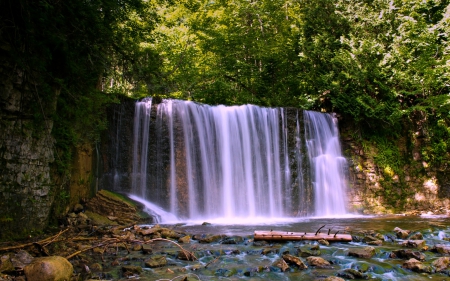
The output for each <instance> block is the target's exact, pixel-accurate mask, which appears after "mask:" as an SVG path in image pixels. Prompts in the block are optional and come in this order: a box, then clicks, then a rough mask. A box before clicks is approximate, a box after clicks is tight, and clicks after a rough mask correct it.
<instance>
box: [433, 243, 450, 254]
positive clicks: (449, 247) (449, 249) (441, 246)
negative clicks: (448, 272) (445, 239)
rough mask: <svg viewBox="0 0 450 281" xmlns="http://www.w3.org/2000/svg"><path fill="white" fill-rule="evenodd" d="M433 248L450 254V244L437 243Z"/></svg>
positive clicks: (440, 252)
mask: <svg viewBox="0 0 450 281" xmlns="http://www.w3.org/2000/svg"><path fill="white" fill-rule="evenodd" d="M433 250H434V251H436V252H438V253H439V254H444V255H445V254H450V245H447V244H436V245H434V247H433Z"/></svg>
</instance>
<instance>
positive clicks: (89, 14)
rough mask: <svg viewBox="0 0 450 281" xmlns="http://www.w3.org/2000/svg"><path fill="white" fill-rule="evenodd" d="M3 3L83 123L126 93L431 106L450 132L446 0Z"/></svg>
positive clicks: (370, 110) (271, 102) (399, 111)
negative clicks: (92, 114) (449, 126)
mask: <svg viewBox="0 0 450 281" xmlns="http://www.w3.org/2000/svg"><path fill="white" fill-rule="evenodd" d="M0 5H1V6H0V9H1V18H0V20H1V29H0V40H1V41H2V45H1V46H2V48H1V50H2V52H3V53H7V54H8V55H9V57H10V60H11V61H13V63H14V64H15V65H17V66H18V67H20V68H21V69H23V70H24V71H27V72H29V73H33V74H36V73H38V74H39V75H38V76H39V77H40V78H41V79H42V80H43V81H45V83H42V84H41V85H47V87H49V88H55V87H59V88H61V95H60V97H59V98H58V104H59V105H58V106H59V107H58V108H59V113H58V116H59V117H60V118H59V119H58V118H57V120H60V122H62V123H64V122H70V121H66V120H74V119H76V118H79V120H85V121H87V122H88V123H89V124H85V123H86V122H85V123H83V122H77V124H79V126H80V129H79V130H78V131H81V132H82V133H83V134H85V133H87V132H90V131H89V130H85V128H86V126H87V125H89V127H92V126H93V127H97V128H98V127H102V126H103V125H104V124H103V123H102V122H101V121H100V120H102V119H101V118H81V117H82V116H89V115H91V113H92V112H95V113H96V114H97V113H98V112H100V111H101V110H99V108H101V107H102V105H103V104H104V103H105V102H110V101H111V100H114V99H115V98H116V97H117V95H118V94H124V95H128V96H132V97H136V98H138V97H143V96H147V95H156V96H161V97H173V98H182V99H191V100H195V101H199V102H204V103H208V104H244V103H253V104H258V105H263V106H292V107H297V108H303V109H315V110H322V111H336V112H339V113H340V114H342V115H343V116H346V117H348V118H351V119H352V120H354V121H355V123H356V124H359V125H361V126H362V127H364V128H366V129H367V131H369V132H381V131H383V130H384V131H386V130H387V131H390V130H391V128H397V127H398V126H400V124H401V120H404V119H405V118H409V117H410V116H411V114H413V113H414V112H416V111H421V112H425V113H426V114H428V115H429V116H430V118H431V119H433V118H434V119H435V120H436V122H437V123H436V124H440V125H437V126H441V129H442V130H443V131H444V132H445V134H447V127H448V126H447V122H448V118H449V110H450V106H449V85H450V84H449V73H450V72H449V67H450V63H449V62H450V57H449V52H450V45H449V42H448V33H449V32H450V6H449V1H448V0H427V1H423V0H408V1H406V0H371V1H366V0H359V1H356V0H338V1H334V0H333V1H332V0H297V1H292V0H275V1H274V0H270V1H268V0H267V1H266V0H227V1H225V0H165V1H164V0H120V1H117V0H83V1H56V0H39V1H31V0H17V1H12V0H7V1H2V3H1V4H0ZM438 121H439V122H440V123H439V122H438ZM92 123H94V124H92ZM66 125H67V126H68V124H66ZM93 131H95V130H93ZM56 133H58V131H56ZM59 133H62V134H66V133H67V132H66V131H64V132H59ZM60 137H62V136H60ZM89 137H90V138H95V134H94V135H92V136H89ZM64 138H69V136H65V137H64Z"/></svg>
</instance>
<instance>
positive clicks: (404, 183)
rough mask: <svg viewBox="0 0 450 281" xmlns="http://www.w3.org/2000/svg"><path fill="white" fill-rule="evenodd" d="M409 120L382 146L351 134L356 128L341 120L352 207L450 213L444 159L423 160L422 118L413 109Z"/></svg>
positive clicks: (373, 211) (424, 134) (449, 183)
mask: <svg viewBox="0 0 450 281" xmlns="http://www.w3.org/2000/svg"><path fill="white" fill-rule="evenodd" d="M412 121H413V122H412V125H411V127H410V128H408V130H407V131H408V133H404V134H402V136H401V137H400V138H399V139H398V140H397V142H396V143H395V144H392V146H391V147H389V146H385V147H384V150H383V147H380V146H379V145H378V147H377V146H376V145H375V144H374V143H373V142H370V141H368V140H362V139H361V138H360V137H358V136H356V134H355V132H357V130H356V129H355V128H354V126H353V125H352V124H351V122H348V120H347V121H345V120H343V122H340V130H341V139H342V143H343V149H344V154H345V156H346V158H347V159H348V160H349V190H348V193H349V198H350V205H351V206H350V208H351V209H353V210H356V211H360V212H363V213H364V214H388V213H402V212H404V213H407V214H421V213H429V212H431V213H433V214H450V211H449V210H450V208H449V206H450V194H449V190H450V188H449V187H450V176H448V167H447V164H446V161H443V162H442V163H441V164H440V165H432V164H431V163H428V162H427V161H425V159H424V157H423V156H422V153H421V151H422V150H423V149H424V148H425V147H427V146H429V145H430V143H429V136H428V135H427V130H426V125H427V120H425V119H424V115H421V114H420V113H417V114H415V116H412ZM389 153H391V154H390V155H389ZM383 157H385V158H389V159H383ZM443 157H448V155H447V156H445V155H444V156H443ZM377 160H378V161H377ZM383 160H386V161H383ZM397 161H398V162H397ZM389 162H390V164H389ZM392 162H397V163H395V164H396V165H398V168H397V169H393V167H391V166H392Z"/></svg>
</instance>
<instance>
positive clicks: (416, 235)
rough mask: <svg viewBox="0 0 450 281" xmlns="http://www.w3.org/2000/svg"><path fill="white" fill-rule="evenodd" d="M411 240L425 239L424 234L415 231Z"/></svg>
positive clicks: (410, 237)
mask: <svg viewBox="0 0 450 281" xmlns="http://www.w3.org/2000/svg"><path fill="white" fill-rule="evenodd" d="M409 240H423V234H422V233H420V232H415V233H413V234H411V236H409Z"/></svg>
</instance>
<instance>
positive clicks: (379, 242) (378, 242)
mask: <svg viewBox="0 0 450 281" xmlns="http://www.w3.org/2000/svg"><path fill="white" fill-rule="evenodd" d="M367 245H370V246H381V245H383V241H381V240H375V241H370V242H367Z"/></svg>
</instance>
